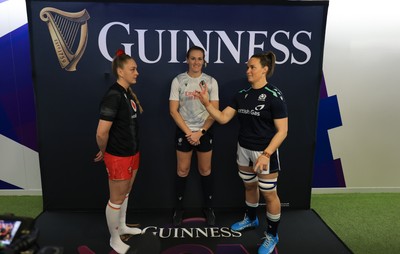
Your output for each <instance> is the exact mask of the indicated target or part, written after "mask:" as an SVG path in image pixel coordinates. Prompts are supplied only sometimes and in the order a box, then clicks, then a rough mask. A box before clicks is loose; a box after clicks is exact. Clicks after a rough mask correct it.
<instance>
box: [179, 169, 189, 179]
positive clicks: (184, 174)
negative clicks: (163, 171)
mask: <svg viewBox="0 0 400 254" xmlns="http://www.w3.org/2000/svg"><path fill="white" fill-rule="evenodd" d="M176 173H177V174H178V176H180V177H187V176H188V174H189V168H182V167H178V169H177V171H176Z"/></svg>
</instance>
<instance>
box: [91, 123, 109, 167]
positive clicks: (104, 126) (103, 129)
mask: <svg viewBox="0 0 400 254" xmlns="http://www.w3.org/2000/svg"><path fill="white" fill-rule="evenodd" d="M112 124H113V122H110V121H105V120H100V121H99V124H98V126H97V132H96V142H97V146H98V147H99V150H100V151H99V152H98V153H97V154H96V157H95V158H94V161H96V162H97V161H101V160H102V159H103V157H104V153H105V151H106V147H107V143H108V135H109V132H110V129H111V126H112Z"/></svg>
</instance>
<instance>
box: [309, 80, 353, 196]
mask: <svg viewBox="0 0 400 254" xmlns="http://www.w3.org/2000/svg"><path fill="white" fill-rule="evenodd" d="M317 124H318V127H317V144H316V149H315V158H314V175H313V184H312V187H313V188H334V187H346V183H345V179H344V175H343V168H342V163H341V161H340V159H339V158H338V159H333V154H332V148H331V143H330V140H329V135H328V130H329V129H333V128H336V127H339V126H342V119H341V116H340V110H339V104H338V100H337V97H336V95H335V96H329V97H328V93H327V90H326V83H325V79H324V77H323V76H322V80H321V90H320V101H319V109H318V122H317Z"/></svg>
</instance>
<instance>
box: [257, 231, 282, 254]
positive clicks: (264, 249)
mask: <svg viewBox="0 0 400 254" xmlns="http://www.w3.org/2000/svg"><path fill="white" fill-rule="evenodd" d="M264 234H265V237H263V239H265V240H264V242H263V243H262V244H261V246H260V248H258V254H270V253H271V252H272V251H274V248H275V246H276V244H277V243H278V242H279V237H278V234H276V236H273V235H271V234H268V233H267V232H264Z"/></svg>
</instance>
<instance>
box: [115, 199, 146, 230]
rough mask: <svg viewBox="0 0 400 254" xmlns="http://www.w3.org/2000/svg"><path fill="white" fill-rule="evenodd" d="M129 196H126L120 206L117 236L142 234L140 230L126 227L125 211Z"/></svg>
mask: <svg viewBox="0 0 400 254" xmlns="http://www.w3.org/2000/svg"><path fill="white" fill-rule="evenodd" d="M128 199H129V194H127V195H126V197H125V200H124V202H123V203H122V204H121V212H120V217H119V234H120V235H125V234H128V235H138V234H141V233H142V230H141V229H140V228H135V227H128V226H127V225H126V210H127V209H128Z"/></svg>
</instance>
